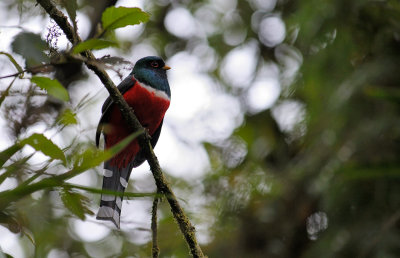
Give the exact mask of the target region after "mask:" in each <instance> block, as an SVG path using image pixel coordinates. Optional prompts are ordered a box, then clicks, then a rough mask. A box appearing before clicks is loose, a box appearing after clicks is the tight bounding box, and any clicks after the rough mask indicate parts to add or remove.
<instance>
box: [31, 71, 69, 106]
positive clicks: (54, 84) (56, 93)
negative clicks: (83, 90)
mask: <svg viewBox="0 0 400 258" xmlns="http://www.w3.org/2000/svg"><path fill="white" fill-rule="evenodd" d="M31 81H32V82H33V83H35V84H36V85H37V86H39V87H40V88H41V89H42V90H46V91H47V93H48V94H49V95H51V96H53V97H55V98H58V99H60V100H63V101H68V100H69V94H68V91H67V90H66V89H65V88H64V87H63V86H62V85H61V83H60V82H58V81H57V80H56V79H50V78H47V77H41V76H34V77H32V78H31Z"/></svg>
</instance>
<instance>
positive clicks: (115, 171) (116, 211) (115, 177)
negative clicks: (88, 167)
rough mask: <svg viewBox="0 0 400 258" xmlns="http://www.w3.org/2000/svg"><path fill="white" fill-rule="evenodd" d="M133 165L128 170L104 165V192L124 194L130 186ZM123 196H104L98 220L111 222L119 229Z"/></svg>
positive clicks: (107, 163)
mask: <svg viewBox="0 0 400 258" xmlns="http://www.w3.org/2000/svg"><path fill="white" fill-rule="evenodd" d="M132 167H133V164H129V165H128V166H127V167H126V168H122V169H121V168H117V167H114V166H110V162H109V161H107V162H105V163H104V176H103V190H109V191H114V192H119V193H122V194H123V193H124V191H125V188H126V187H127V186H128V180H129V176H130V174H131V171H132ZM122 199H123V196H122V195H120V196H116V195H110V194H102V195H101V200H100V209H99V211H98V213H97V216H96V219H99V220H111V221H112V222H113V223H114V224H115V226H116V227H117V228H119V221H120V215H121V209H122Z"/></svg>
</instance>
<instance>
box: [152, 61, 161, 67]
mask: <svg viewBox="0 0 400 258" xmlns="http://www.w3.org/2000/svg"><path fill="white" fill-rule="evenodd" d="M150 65H151V67H154V68H158V67H159V66H160V64H159V63H158V62H156V61H153V62H151V63H150Z"/></svg>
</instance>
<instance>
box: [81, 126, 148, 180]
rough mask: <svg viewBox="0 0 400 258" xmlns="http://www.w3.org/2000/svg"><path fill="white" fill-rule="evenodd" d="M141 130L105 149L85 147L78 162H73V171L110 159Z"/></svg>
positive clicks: (86, 168) (94, 165) (85, 168)
mask: <svg viewBox="0 0 400 258" xmlns="http://www.w3.org/2000/svg"><path fill="white" fill-rule="evenodd" d="M142 133H143V131H138V132H134V133H132V134H131V135H129V136H128V137H126V138H125V139H123V140H122V141H120V142H119V143H118V144H116V145H114V146H113V147H111V148H110V149H108V150H106V151H98V150H96V149H90V148H89V149H86V150H85V152H84V153H83V154H81V155H80V158H79V162H77V163H76V164H74V169H73V170H74V171H76V172H79V171H85V170H88V169H90V168H93V167H97V166H98V165H100V164H101V163H102V162H104V161H106V160H109V159H111V158H112V157H114V156H115V155H116V154H118V153H119V152H120V151H122V150H123V149H124V148H125V147H126V146H128V144H129V143H131V142H132V140H133V139H135V138H136V137H138V136H139V135H140V134H142Z"/></svg>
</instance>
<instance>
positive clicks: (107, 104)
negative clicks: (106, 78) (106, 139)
mask: <svg viewBox="0 0 400 258" xmlns="http://www.w3.org/2000/svg"><path fill="white" fill-rule="evenodd" d="M135 83H136V80H135V79H134V78H133V77H132V75H129V76H128V77H126V78H125V79H124V80H123V81H122V82H121V83H120V84H119V85H118V87H117V88H118V90H119V92H120V93H121V94H122V95H123V94H124V93H125V92H127V91H128V90H129V89H130V88H132V87H133V86H135ZM113 104H114V102H113V100H112V99H111V97H110V96H108V98H107V99H106V100H105V101H104V104H103V106H102V108H101V112H102V115H101V117H100V121H99V124H98V125H97V130H96V146H97V147H99V142H100V135H101V132H102V131H103V126H104V124H107V122H108V119H109V111H110V110H111V107H112V105H113Z"/></svg>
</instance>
